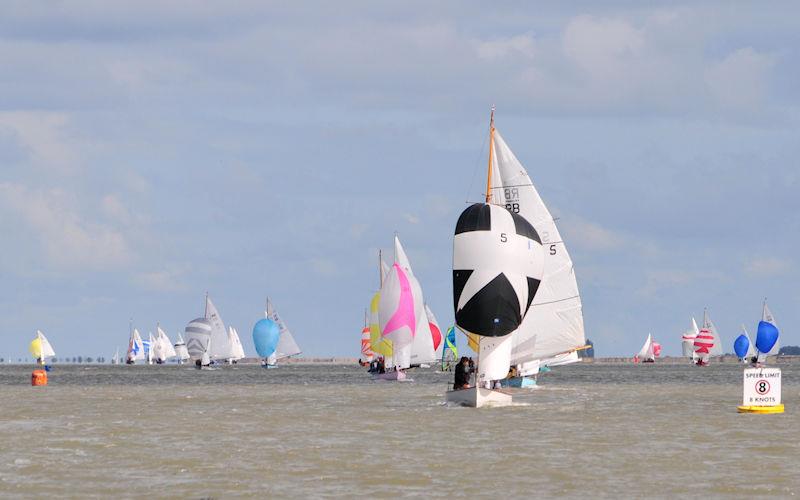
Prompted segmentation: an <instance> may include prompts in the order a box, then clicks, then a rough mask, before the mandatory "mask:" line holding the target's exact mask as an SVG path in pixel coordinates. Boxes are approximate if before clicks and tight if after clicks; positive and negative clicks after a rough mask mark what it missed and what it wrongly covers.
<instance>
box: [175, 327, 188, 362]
mask: <svg viewBox="0 0 800 500" xmlns="http://www.w3.org/2000/svg"><path fill="white" fill-rule="evenodd" d="M173 347H174V348H175V356H176V357H177V358H178V361H179V362H180V363H183V362H184V361H186V360H187V359H189V357H190V356H189V351H187V350H186V342H184V341H183V337H181V333H180V332H178V340H176V341H175V344H174V345H173Z"/></svg>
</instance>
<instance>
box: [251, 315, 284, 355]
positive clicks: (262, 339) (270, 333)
mask: <svg viewBox="0 0 800 500" xmlns="http://www.w3.org/2000/svg"><path fill="white" fill-rule="evenodd" d="M280 338H281V329H280V327H278V324H277V323H275V322H274V321H272V320H271V319H266V318H265V319H260V320H258V322H257V323H256V324H255V326H254V327H253V344H255V346H256V351H257V352H258V355H259V356H261V357H262V358H266V357H269V355H270V354H272V353H273V352H275V348H276V347H277V346H278V340H280Z"/></svg>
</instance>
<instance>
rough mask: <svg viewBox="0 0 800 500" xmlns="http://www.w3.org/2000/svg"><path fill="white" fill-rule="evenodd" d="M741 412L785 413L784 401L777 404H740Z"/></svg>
mask: <svg viewBox="0 0 800 500" xmlns="http://www.w3.org/2000/svg"><path fill="white" fill-rule="evenodd" d="M737 409H738V410H739V413H783V409H784V408H783V403H781V404H779V405H775V406H739V407H737Z"/></svg>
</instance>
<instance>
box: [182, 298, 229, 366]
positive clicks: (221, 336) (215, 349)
mask: <svg viewBox="0 0 800 500" xmlns="http://www.w3.org/2000/svg"><path fill="white" fill-rule="evenodd" d="M205 318H206V319H207V320H208V321H209V322H210V324H211V349H210V350H209V351H208V356H209V358H210V359H212V360H220V361H222V360H225V359H228V358H230V357H231V353H232V346H231V343H230V342H229V341H228V331H227V330H226V329H225V324H224V323H223V322H222V317H221V316H220V315H219V311H217V308H216V306H214V303H213V302H211V298H210V297H209V296H208V294H206V314H205ZM187 342H188V341H187ZM190 352H191V351H190Z"/></svg>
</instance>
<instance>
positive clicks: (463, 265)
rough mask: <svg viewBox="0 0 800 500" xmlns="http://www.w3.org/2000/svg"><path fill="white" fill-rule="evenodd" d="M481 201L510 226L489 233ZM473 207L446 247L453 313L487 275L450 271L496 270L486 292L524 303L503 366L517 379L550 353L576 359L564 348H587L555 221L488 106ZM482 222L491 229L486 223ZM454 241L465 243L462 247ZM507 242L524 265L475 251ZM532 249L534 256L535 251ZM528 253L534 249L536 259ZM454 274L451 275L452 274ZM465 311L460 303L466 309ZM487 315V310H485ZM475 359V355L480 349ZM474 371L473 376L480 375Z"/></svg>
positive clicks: (574, 283)
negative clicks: (484, 162)
mask: <svg viewBox="0 0 800 500" xmlns="http://www.w3.org/2000/svg"><path fill="white" fill-rule="evenodd" d="M486 205H490V206H492V207H501V208H504V209H506V210H507V211H508V212H510V213H512V214H513V216H512V224H513V228H512V229H511V230H503V231H499V233H500V234H495V233H497V231H495V230H494V229H493V224H491V223H490V221H487V220H483V219H481V218H480V217H481V216H482V215H484V214H491V215H493V214H494V210H487V209H486V208H485V207H486ZM473 207H474V208H473ZM473 207H470V208H468V209H467V210H465V211H464V213H462V216H461V218H460V219H459V220H460V221H462V219H463V221H462V224H457V225H456V236H455V239H454V251H453V252H454V255H453V259H454V268H453V273H454V281H453V283H454V297H455V298H456V314H457V315H458V314H459V308H461V307H465V306H466V305H467V302H468V301H469V300H471V299H472V297H473V294H474V293H475V292H477V290H476V288H477V287H479V286H480V285H482V284H483V282H484V280H487V279H489V278H490V277H489V276H486V274H485V273H486V271H481V273H482V274H481V277H478V276H477V275H475V273H474V272H473V273H458V276H456V274H457V271H461V270H462V269H463V270H465V271H469V270H470V269H474V268H478V267H480V268H481V269H488V268H494V270H495V271H503V273H504V276H505V278H501V277H500V275H499V274H495V276H494V277H493V278H497V279H498V281H497V282H496V283H495V284H493V286H492V287H491V288H490V290H493V294H494V295H497V294H499V290H498V289H497V287H501V288H502V289H504V293H503V295H504V296H505V297H506V300H507V301H510V302H511V303H513V300H511V299H510V297H511V293H510V289H511V288H513V289H514V290H515V292H516V295H517V298H519V297H522V296H524V297H525V299H526V301H525V303H521V306H520V307H519V316H516V317H515V319H518V320H519V324H518V325H517V329H516V330H515V331H513V332H511V333H513V335H509V336H508V337H510V340H507V342H510V343H511V348H510V350H511V354H510V362H509V366H507V367H506V371H508V370H509V367H510V366H514V367H515V368H516V371H517V373H518V375H519V376H520V377H531V376H535V375H536V374H537V373H538V372H539V369H540V367H542V366H546V362H550V361H551V360H553V361H554V360H555V359H556V358H559V359H561V358H563V359H568V360H574V361H577V360H578V358H577V356H574V355H572V354H571V353H572V352H574V351H577V350H580V349H584V348H586V347H587V346H586V337H585V334H584V327H583V312H582V305H581V298H580V293H579V291H578V284H577V281H576V279H575V272H574V268H573V263H572V259H571V258H570V255H569V253H568V251H567V248H566V245H565V243H564V240H563V239H562V238H561V235H560V233H559V231H558V227H557V226H556V224H555V219H554V218H553V216H552V215H551V214H550V211H549V210H548V209H547V206H546V205H545V204H544V202H543V201H542V199H541V197H540V196H539V193H538V192H537V190H536V187H535V186H534V185H533V182H532V181H531V179H530V177H529V176H528V173H527V171H526V170H525V167H524V166H523V165H522V163H520V161H519V160H518V159H517V158H516V156H515V155H514V153H513V152H512V151H511V149H510V148H509V147H508V145H507V144H506V142H505V140H504V139H503V138H502V136H501V135H500V133H499V132H498V131H497V130H496V128H495V126H494V110H492V116H491V119H490V127H489V165H488V174H487V182H486V203H485V204H477V205H473ZM499 217H500V218H501V219H500V220H506V219H507V217H505V216H504V215H501V216H499ZM487 225H488V226H490V227H488V228H487V227H486V226H487ZM504 229H505V228H504ZM488 235H491V237H494V238H495V240H496V241H482V240H485V239H486V238H487V237H488ZM459 240H460V241H463V242H464V245H463V246H462V245H461V244H460V243H459ZM467 240H474V245H475V249H476V250H473V251H467V250H466V246H467ZM479 240H480V241H479ZM514 242H516V243H518V244H523V243H524V244H525V245H526V248H524V249H522V250H527V252H525V258H526V259H528V262H526V261H522V260H520V261H519V262H517V261H516V260H511V261H508V262H507V263H504V262H502V261H501V260H498V261H497V262H491V259H502V257H499V256H498V257H489V256H488V255H487V256H480V255H478V254H479V252H480V249H481V248H486V249H487V250H488V249H489V248H492V249H493V251H495V252H500V251H502V250H499V249H501V248H502V247H503V246H508V245H509V244H510V243H514ZM527 242H529V243H527ZM457 247H459V248H457ZM539 250H540V251H541V256H540V255H538V254H537V252H538V251H539ZM533 254H537V255H536V256H535V258H534V256H533ZM462 255H463V256H464V259H465V260H466V261H465V262H456V260H457V256H458V258H459V259H461V256H462ZM539 257H541V259H540V258H539ZM456 266H460V267H456ZM539 266H541V271H540V270H539V269H538V267H539ZM515 273H518V274H516V275H517V276H520V274H521V276H520V277H519V278H515V279H518V280H521V281H519V282H518V284H513V285H512V283H513V282H512V281H511V279H510V278H509V277H508V276H513V275H514V274H515ZM539 273H541V275H539ZM489 274H491V273H489ZM457 277H458V279H456V278H457ZM523 285H524V286H525V287H526V288H527V290H522V291H521V292H520V290H519V288H520V287H521V286H523ZM462 287H464V288H462ZM487 293H488V290H487ZM479 299H481V297H478V298H477V299H476V302H479V301H480V300H479ZM471 309H472V308H469V307H468V308H467V310H471ZM461 314H462V315H463V314H464V313H463V312H462V313H461ZM487 314H488V313H487ZM488 317H491V315H490V314H489V315H488ZM484 320H486V318H484ZM456 324H457V325H458V326H459V328H460V329H461V330H463V331H465V332H466V333H473V334H475V333H478V332H477V331H475V330H471V329H470V328H463V327H462V323H461V322H459V320H458V317H457V318H456ZM468 337H469V335H468ZM472 337H473V341H474V342H476V347H477V348H478V349H480V350H483V349H484V348H483V343H486V342H489V341H488V340H484V339H477V338H474V337H475V336H472ZM484 338H485V337H484ZM502 349H503V352H505V350H507V349H508V346H507V345H505V344H504V345H503V346H502ZM480 356H481V354H479V357H480ZM497 370H498V371H497V372H495V373H494V375H497V374H498V373H499V368H498V369H497ZM480 373H481V372H480V370H479V371H478V374H479V375H480ZM505 376H506V374H503V376H502V377H499V378H504V377H505ZM509 382H510V385H514V383H515V382H516V381H514V380H510V381H509Z"/></svg>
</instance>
